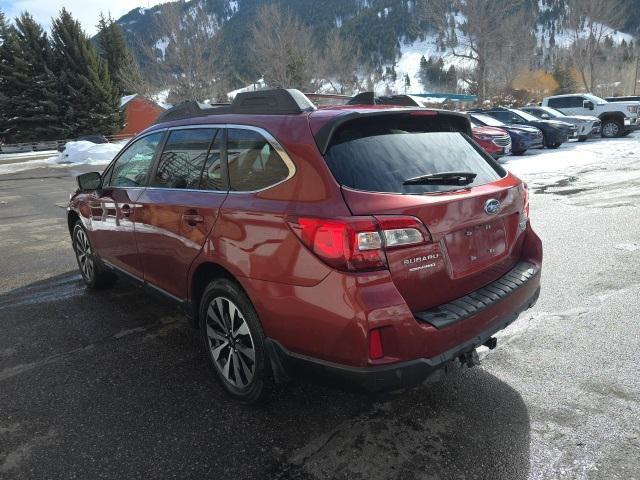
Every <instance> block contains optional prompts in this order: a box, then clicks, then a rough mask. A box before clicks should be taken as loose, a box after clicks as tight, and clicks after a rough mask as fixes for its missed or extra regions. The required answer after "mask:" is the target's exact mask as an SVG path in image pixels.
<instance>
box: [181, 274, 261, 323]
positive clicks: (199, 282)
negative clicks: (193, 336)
mask: <svg viewBox="0 0 640 480" xmlns="http://www.w3.org/2000/svg"><path fill="white" fill-rule="evenodd" d="M217 278H226V279H227V280H231V281H232V282H234V283H235V284H237V285H238V286H239V287H240V288H241V289H242V291H243V292H244V294H245V295H247V297H248V298H249V300H251V298H250V297H249V295H248V294H247V291H246V290H245V289H244V287H243V286H242V283H241V282H240V281H238V279H237V278H236V277H235V276H234V275H233V274H232V273H231V272H230V271H229V270H227V269H226V268H224V267H223V266H222V265H220V264H219V263H215V262H203V263H201V264H199V265H198V266H197V267H196V268H195V270H194V271H193V273H192V274H191V281H190V283H189V299H190V301H191V305H192V307H191V310H192V312H193V324H194V327H198V326H199V324H200V320H199V318H198V317H199V313H200V312H199V310H200V299H201V298H202V294H203V293H204V290H205V288H206V287H207V285H208V284H209V282H210V281H211V280H214V279H217ZM252 303H253V302H252Z"/></svg>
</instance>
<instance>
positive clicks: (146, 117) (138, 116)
mask: <svg viewBox="0 0 640 480" xmlns="http://www.w3.org/2000/svg"><path fill="white" fill-rule="evenodd" d="M120 109H121V110H123V112H124V117H125V123H124V128H123V129H122V131H121V132H120V135H131V136H133V135H135V134H137V133H140V132H141V131H142V130H144V129H145V128H147V127H148V126H149V125H151V124H152V123H153V122H154V121H155V119H156V118H158V116H159V115H160V114H161V113H162V112H164V109H163V108H162V107H161V106H160V105H158V104H157V103H155V102H154V101H152V100H149V99H147V98H145V97H143V96H142V95H137V94H135V95H127V96H126V97H122V98H121V99H120Z"/></svg>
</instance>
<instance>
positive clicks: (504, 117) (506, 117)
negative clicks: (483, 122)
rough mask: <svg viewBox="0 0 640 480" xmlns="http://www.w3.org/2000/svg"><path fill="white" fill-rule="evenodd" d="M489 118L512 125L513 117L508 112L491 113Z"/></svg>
mask: <svg viewBox="0 0 640 480" xmlns="http://www.w3.org/2000/svg"><path fill="white" fill-rule="evenodd" d="M491 116H492V117H494V118H497V119H498V120H500V121H501V122H504V123H513V119H512V117H513V115H512V114H511V113H509V112H491Z"/></svg>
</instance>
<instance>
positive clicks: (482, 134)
mask: <svg viewBox="0 0 640 480" xmlns="http://www.w3.org/2000/svg"><path fill="white" fill-rule="evenodd" d="M471 133H472V134H473V140H474V141H475V142H476V143H477V144H478V145H480V146H481V147H482V149H483V150H484V151H485V152H487V153H488V154H489V155H491V156H492V157H493V158H495V159H498V158H500V157H504V156H505V155H509V154H510V153H511V137H510V136H509V133H508V132H507V131H506V130H503V129H502V128H495V127H485V126H482V125H480V124H479V123H475V122H474V121H473V119H472V120H471Z"/></svg>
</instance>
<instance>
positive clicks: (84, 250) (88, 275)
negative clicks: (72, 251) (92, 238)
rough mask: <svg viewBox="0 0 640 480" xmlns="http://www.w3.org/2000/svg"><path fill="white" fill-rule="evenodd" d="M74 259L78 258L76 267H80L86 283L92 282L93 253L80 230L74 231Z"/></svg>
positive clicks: (82, 231)
mask: <svg viewBox="0 0 640 480" xmlns="http://www.w3.org/2000/svg"><path fill="white" fill-rule="evenodd" d="M76 257H77V258H78V265H80V271H81V272H82V275H83V276H84V278H85V279H86V280H87V281H89V282H90V281H92V280H93V274H94V271H95V267H94V264H93V252H92V250H91V244H90V243H89V238H88V237H87V234H86V233H85V231H84V230H83V229H81V228H78V230H77V231H76Z"/></svg>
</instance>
